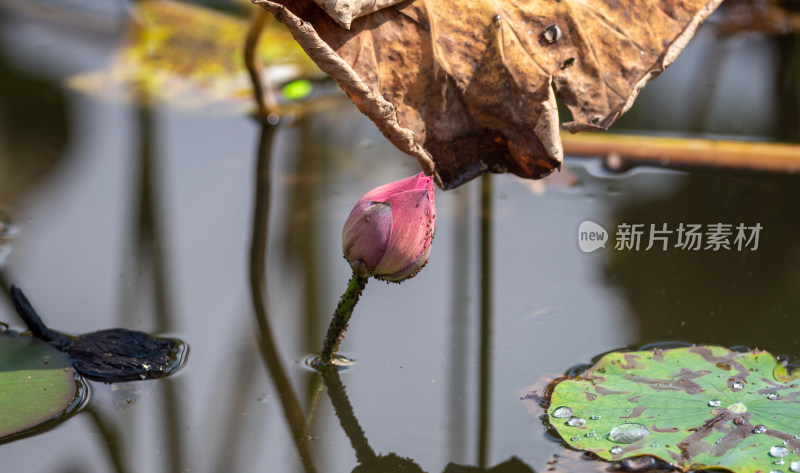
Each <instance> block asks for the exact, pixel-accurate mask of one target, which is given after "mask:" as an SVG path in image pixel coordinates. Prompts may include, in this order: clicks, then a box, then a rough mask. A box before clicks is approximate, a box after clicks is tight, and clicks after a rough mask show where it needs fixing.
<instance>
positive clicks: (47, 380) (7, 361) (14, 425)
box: [0, 335, 86, 442]
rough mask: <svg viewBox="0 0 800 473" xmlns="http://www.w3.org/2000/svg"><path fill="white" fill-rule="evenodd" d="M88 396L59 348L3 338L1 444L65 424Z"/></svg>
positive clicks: (0, 348)
mask: <svg viewBox="0 0 800 473" xmlns="http://www.w3.org/2000/svg"><path fill="white" fill-rule="evenodd" d="M85 393H86V391H85V389H84V385H83V384H82V383H81V382H80V380H79V379H77V377H76V376H75V370H74V369H73V368H72V364H71V363H70V361H69V359H67V357H66V356H65V355H64V354H63V353H61V352H60V351H58V350H57V349H56V348H54V347H52V346H50V345H48V344H47V343H44V342H42V341H39V340H36V339H35V338H32V337H24V336H10V335H0V406H2V408H0V442H5V441H8V440H12V439H14V438H17V437H19V436H23V435H27V434H30V433H32V430H34V431H35V430H36V429H44V428H48V427H51V426H52V425H54V424H56V423H58V422H61V421H63V420H65V419H66V418H67V417H68V416H69V414H70V413H72V412H74V411H75V410H76V407H77V406H79V405H80V404H81V401H82V399H83V398H84V397H85Z"/></svg>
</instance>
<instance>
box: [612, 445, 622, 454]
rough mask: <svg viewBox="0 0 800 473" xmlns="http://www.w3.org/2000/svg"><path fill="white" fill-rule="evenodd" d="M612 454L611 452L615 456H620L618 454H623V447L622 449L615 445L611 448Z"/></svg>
mask: <svg viewBox="0 0 800 473" xmlns="http://www.w3.org/2000/svg"><path fill="white" fill-rule="evenodd" d="M610 452H611V453H612V454H613V455H616V454H618V453H621V452H622V447H620V446H619V445H615V446H613V447H611V450H610Z"/></svg>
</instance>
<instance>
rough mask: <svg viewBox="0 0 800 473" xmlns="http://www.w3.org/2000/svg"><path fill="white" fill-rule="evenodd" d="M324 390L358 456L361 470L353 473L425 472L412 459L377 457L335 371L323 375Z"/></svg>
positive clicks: (388, 456) (357, 467) (357, 468)
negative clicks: (325, 389) (326, 390)
mask: <svg viewBox="0 0 800 473" xmlns="http://www.w3.org/2000/svg"><path fill="white" fill-rule="evenodd" d="M322 377H323V380H324V381H325V387H326V388H327V389H328V396H330V399H331V404H333V410H334V412H336V417H338V418H339V423H340V424H341V426H342V429H343V430H344V432H345V434H347V438H348V439H350V445H352V446H353V450H355V452H356V459H357V460H358V463H359V464H358V466H356V467H355V468H354V469H353V473H392V472H401V471H402V472H410V473H413V472H422V471H423V470H422V468H421V467H420V466H419V465H417V464H416V463H415V462H414V460H412V459H410V458H403V457H400V456H397V455H396V454H394V453H390V454H388V455H376V454H375V451H374V450H373V449H372V447H370V446H369V441H368V440H367V436H366V434H365V433H364V430H363V429H362V428H361V426H360V425H359V424H358V419H356V416H355V413H354V412H353V406H351V405H350V400H349V399H348V398H347V393H346V392H345V389H344V385H343V384H342V380H341V378H340V377H339V371H338V370H335V369H331V370H326V371H325V372H324V373H323V375H322Z"/></svg>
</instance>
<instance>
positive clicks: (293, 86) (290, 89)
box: [282, 79, 313, 100]
mask: <svg viewBox="0 0 800 473" xmlns="http://www.w3.org/2000/svg"><path fill="white" fill-rule="evenodd" d="M312 90H313V86H312V85H311V82H309V81H307V80H304V79H299V80H294V81H292V82H289V83H288V84H286V85H285V86H283V91H282V92H283V96H284V98H286V99H287V100H300V99H303V98H305V97H307V96H308V94H310V93H311V91H312Z"/></svg>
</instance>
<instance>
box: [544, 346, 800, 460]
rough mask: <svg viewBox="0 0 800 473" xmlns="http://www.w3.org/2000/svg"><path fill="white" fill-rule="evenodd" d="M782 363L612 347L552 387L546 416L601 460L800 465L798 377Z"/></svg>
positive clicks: (764, 357)
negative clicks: (644, 457)
mask: <svg viewBox="0 0 800 473" xmlns="http://www.w3.org/2000/svg"><path fill="white" fill-rule="evenodd" d="M779 367H780V365H779V364H778V362H777V361H776V359H775V357H773V356H772V355H771V354H769V353H767V352H764V351H751V352H747V353H739V352H734V351H731V350H728V349H726V348H722V347H715V346H696V347H688V348H676V349H670V350H660V349H656V350H653V351H641V352H627V353H621V352H617V353H611V354H608V355H606V356H604V357H603V358H602V359H601V360H600V361H599V362H598V363H597V364H595V365H594V366H592V367H591V368H590V369H589V370H587V371H586V372H585V373H583V374H582V375H580V376H578V377H576V378H573V379H567V380H564V381H562V382H560V383H559V384H557V385H556V387H555V388H554V390H553V394H552V396H551V399H550V407H549V408H548V410H547V413H548V415H549V421H550V423H551V424H552V425H553V427H555V429H556V430H557V431H558V433H559V434H560V435H561V437H562V438H563V439H564V441H565V442H567V443H568V444H569V445H570V446H572V447H574V448H576V449H580V450H585V451H589V452H592V453H594V454H595V455H597V456H598V457H600V458H602V459H605V460H621V459H623V458H628V457H634V456H640V455H650V456H654V457H657V458H660V459H662V460H664V461H667V462H669V463H672V464H674V465H675V466H677V467H678V468H681V469H684V470H688V469H704V468H716V469H728V470H731V471H736V472H739V473H756V472H762V473H763V472H769V471H784V472H789V471H798V472H800V382H794V380H795V379H796V376H794V377H791V379H789V377H787V376H783V375H782V372H781V371H780V370H779V369H778V368H779ZM784 372H785V369H784ZM793 374H794V373H793ZM567 412H569V416H568V417H565V414H566V413H567ZM792 468H796V469H792Z"/></svg>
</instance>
